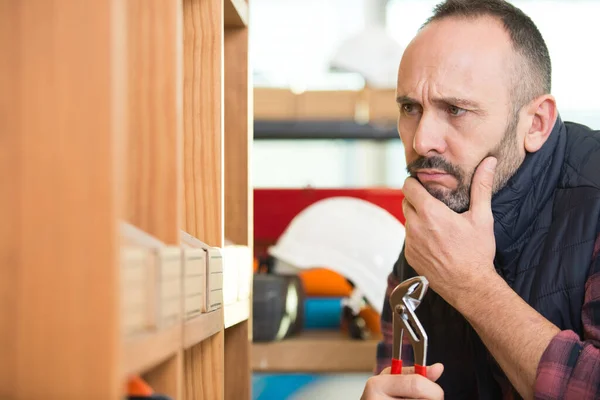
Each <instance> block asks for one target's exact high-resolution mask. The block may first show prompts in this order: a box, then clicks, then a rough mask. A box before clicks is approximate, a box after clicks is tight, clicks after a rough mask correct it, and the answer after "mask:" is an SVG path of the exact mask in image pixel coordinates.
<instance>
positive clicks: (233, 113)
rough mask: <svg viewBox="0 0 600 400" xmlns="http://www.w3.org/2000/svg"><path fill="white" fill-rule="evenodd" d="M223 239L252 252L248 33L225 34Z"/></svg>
mask: <svg viewBox="0 0 600 400" xmlns="http://www.w3.org/2000/svg"><path fill="white" fill-rule="evenodd" d="M224 70H225V85H224V90H225V155H226V156H225V216H226V217H225V237H226V238H227V239H228V240H230V241H232V242H233V243H235V244H239V245H245V246H248V247H250V248H252V235H253V231H252V223H253V220H252V212H253V211H252V208H253V203H252V198H253V196H252V179H251V176H252V170H251V166H250V152H251V151H252V140H253V139H252V137H253V134H252V129H251V118H252V117H251V115H252V113H251V110H250V109H249V105H250V104H251V101H250V97H249V96H251V91H249V90H248V87H249V80H250V79H249V69H248V30H247V29H227V30H225V66H224Z"/></svg>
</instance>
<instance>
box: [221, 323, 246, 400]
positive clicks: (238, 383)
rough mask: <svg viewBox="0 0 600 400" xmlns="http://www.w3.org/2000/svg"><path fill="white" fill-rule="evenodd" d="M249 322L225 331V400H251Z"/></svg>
mask: <svg viewBox="0 0 600 400" xmlns="http://www.w3.org/2000/svg"><path fill="white" fill-rule="evenodd" d="M249 329H251V321H248V320H245V321H242V322H240V323H238V324H236V325H233V326H231V327H229V328H227V329H226V330H225V371H226V374H225V399H227V400H237V399H245V400H246V399H247V400H249V399H251V398H252V396H251V394H252V384H251V374H250V372H251V371H250V351H249V343H248V338H249V336H250V333H249V332H248V330H249Z"/></svg>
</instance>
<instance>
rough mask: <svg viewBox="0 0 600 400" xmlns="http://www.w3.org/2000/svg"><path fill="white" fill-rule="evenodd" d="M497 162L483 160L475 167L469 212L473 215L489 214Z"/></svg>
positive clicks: (490, 158) (489, 159) (488, 159)
mask: <svg viewBox="0 0 600 400" xmlns="http://www.w3.org/2000/svg"><path fill="white" fill-rule="evenodd" d="M496 164H497V160H496V159H495V158H494V157H487V158H485V159H484V160H483V161H482V162H481V163H480V164H479V166H478V167H477V170H476V171H475V175H474V176H473V183H472V185H471V210H472V211H473V213H475V214H481V213H489V212H490V210H491V209H492V192H493V188H494V173H495V170H496Z"/></svg>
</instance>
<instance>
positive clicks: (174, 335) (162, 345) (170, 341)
mask: <svg viewBox="0 0 600 400" xmlns="http://www.w3.org/2000/svg"><path fill="white" fill-rule="evenodd" d="M181 338H182V329H181V325H179V324H178V325H175V326H173V327H169V328H165V329H164V330H160V331H158V332H151V333H144V334H139V335H136V336H132V337H130V338H126V339H125V341H124V343H123V359H122V364H123V371H124V372H125V374H128V375H129V374H139V373H143V372H146V371H148V370H150V369H151V368H153V367H155V366H157V365H159V364H160V363H162V362H164V361H165V360H167V359H168V358H169V357H171V356H173V355H175V354H176V353H177V351H178V350H179V349H180V348H181Z"/></svg>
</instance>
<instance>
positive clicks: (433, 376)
mask: <svg viewBox="0 0 600 400" xmlns="http://www.w3.org/2000/svg"><path fill="white" fill-rule="evenodd" d="M443 372H444V365H443V364H440V363H437V364H433V365H430V366H428V367H427V378H429V380H431V381H433V382H435V381H437V380H438V379H440V376H442V373H443Z"/></svg>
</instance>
